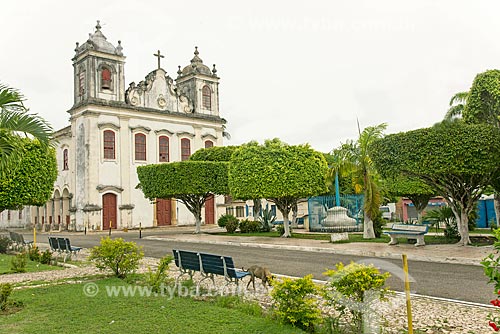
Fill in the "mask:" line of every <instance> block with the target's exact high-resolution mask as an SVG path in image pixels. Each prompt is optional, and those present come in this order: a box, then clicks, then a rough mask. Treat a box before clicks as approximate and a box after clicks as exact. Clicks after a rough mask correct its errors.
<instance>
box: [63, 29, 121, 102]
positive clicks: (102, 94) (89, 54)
mask: <svg viewBox="0 0 500 334" xmlns="http://www.w3.org/2000/svg"><path fill="white" fill-rule="evenodd" d="M122 50H123V48H122V46H121V42H120V41H118V45H117V46H116V47H115V46H113V44H111V43H109V42H108V41H107V40H106V37H105V36H104V35H103V33H102V32H101V25H100V24H99V21H97V25H96V26H95V32H94V33H93V34H89V38H88V39H87V41H86V42H85V43H83V44H82V45H80V44H79V43H78V42H77V43H76V48H75V56H74V57H73V59H72V60H73V69H74V105H78V104H81V103H87V102H89V101H91V100H93V99H100V100H108V101H125V75H124V64H125V56H123V53H122Z"/></svg>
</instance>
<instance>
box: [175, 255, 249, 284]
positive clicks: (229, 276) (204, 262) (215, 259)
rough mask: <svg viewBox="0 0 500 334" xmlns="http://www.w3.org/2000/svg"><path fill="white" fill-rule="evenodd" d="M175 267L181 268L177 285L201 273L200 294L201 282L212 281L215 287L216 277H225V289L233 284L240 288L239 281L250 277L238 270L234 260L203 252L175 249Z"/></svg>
mask: <svg viewBox="0 0 500 334" xmlns="http://www.w3.org/2000/svg"><path fill="white" fill-rule="evenodd" d="M172 252H173V253H174V261H175V265H176V266H177V267H178V268H179V271H180V274H179V276H178V277H177V279H176V284H177V282H178V280H179V278H180V277H182V276H183V275H185V274H188V275H189V277H190V278H191V279H192V278H193V274H194V273H195V272H200V274H201V276H202V279H201V280H200V281H199V282H198V283H197V285H196V291H197V292H199V287H200V284H201V282H203V281H204V280H206V279H210V280H211V281H212V283H213V285H214V287H215V278H214V275H220V276H224V279H225V280H226V284H225V285H224V287H223V290H222V291H221V293H222V292H223V291H224V288H225V287H226V286H227V285H228V284H231V283H235V284H236V285H237V286H238V283H239V281H240V280H241V279H242V278H243V277H245V276H247V275H249V274H250V273H248V272H246V271H241V270H237V269H236V268H235V266H234V262H233V258H232V257H230V256H222V255H215V254H207V253H201V252H191V251H184V250H177V249H174V250H173V251H172Z"/></svg>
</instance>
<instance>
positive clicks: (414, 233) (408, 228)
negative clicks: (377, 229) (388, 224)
mask: <svg viewBox="0 0 500 334" xmlns="http://www.w3.org/2000/svg"><path fill="white" fill-rule="evenodd" d="M428 230H429V226H428V225H417V224H415V225H411V224H393V225H392V228H391V230H390V231H385V232H384V234H387V235H389V236H390V237H391V241H390V242H389V245H396V244H397V243H398V240H397V238H407V239H416V240H417V243H416V244H415V246H424V245H425V241H424V235H425V234H426V233H427V231H428Z"/></svg>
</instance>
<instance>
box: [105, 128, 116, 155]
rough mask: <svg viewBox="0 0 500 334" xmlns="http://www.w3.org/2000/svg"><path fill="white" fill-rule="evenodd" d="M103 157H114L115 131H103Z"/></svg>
mask: <svg viewBox="0 0 500 334" xmlns="http://www.w3.org/2000/svg"><path fill="white" fill-rule="evenodd" d="M104 159H115V133H114V132H113V131H111V130H106V131H104Z"/></svg>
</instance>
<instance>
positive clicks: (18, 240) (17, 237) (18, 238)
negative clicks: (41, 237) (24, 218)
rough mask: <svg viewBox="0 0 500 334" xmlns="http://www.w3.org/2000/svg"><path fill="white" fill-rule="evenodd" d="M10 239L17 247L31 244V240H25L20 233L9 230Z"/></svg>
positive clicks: (20, 247)
mask: <svg viewBox="0 0 500 334" xmlns="http://www.w3.org/2000/svg"><path fill="white" fill-rule="evenodd" d="M9 236H10V239H11V240H12V241H13V242H14V243H15V244H16V248H17V249H24V247H26V246H28V247H31V246H33V241H25V240H24V237H23V235H22V234H19V233H16V232H12V231H9Z"/></svg>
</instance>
